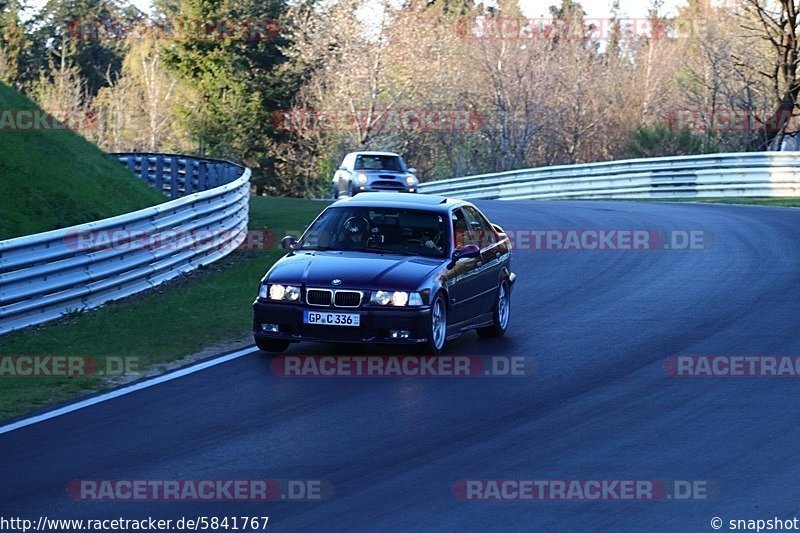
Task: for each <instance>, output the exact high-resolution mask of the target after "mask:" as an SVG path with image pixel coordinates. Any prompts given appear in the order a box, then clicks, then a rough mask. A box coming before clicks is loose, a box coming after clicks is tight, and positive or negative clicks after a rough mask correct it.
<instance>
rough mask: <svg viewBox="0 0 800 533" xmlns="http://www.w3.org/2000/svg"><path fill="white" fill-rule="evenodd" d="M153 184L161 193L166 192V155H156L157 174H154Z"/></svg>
mask: <svg viewBox="0 0 800 533" xmlns="http://www.w3.org/2000/svg"><path fill="white" fill-rule="evenodd" d="M153 182H154V183H153V185H154V186H155V188H156V190H157V191H158V192H160V193H162V194H163V193H164V156H160V155H157V156H156V175H155V176H153Z"/></svg>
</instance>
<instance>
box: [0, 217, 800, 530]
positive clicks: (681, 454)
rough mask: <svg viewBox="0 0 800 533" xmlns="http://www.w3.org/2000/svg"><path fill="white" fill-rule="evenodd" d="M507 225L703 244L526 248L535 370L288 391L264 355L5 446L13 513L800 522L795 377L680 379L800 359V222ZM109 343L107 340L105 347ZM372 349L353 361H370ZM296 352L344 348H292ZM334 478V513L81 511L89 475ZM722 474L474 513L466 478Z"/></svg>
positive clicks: (524, 522) (574, 524)
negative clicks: (712, 491) (672, 234)
mask: <svg viewBox="0 0 800 533" xmlns="http://www.w3.org/2000/svg"><path fill="white" fill-rule="evenodd" d="M480 206H481V207H482V208H483V209H484V211H485V212H486V213H487V214H488V215H489V217H490V218H491V219H492V220H493V221H495V222H497V223H499V224H501V225H503V226H505V227H506V228H507V229H514V230H525V229H533V228H536V229H545V228H550V229H592V228H595V229H659V230H665V231H668V230H685V231H690V230H693V231H704V232H707V235H708V234H711V235H713V241H712V240H707V244H708V243H710V246H706V248H705V249H702V250H683V251H677V250H660V251H645V252H642V251H640V252H634V251H625V252H621V251H525V250H518V251H516V252H515V256H514V259H513V261H514V270H515V271H516V272H517V274H518V282H517V286H516V288H515V292H514V295H513V299H512V307H513V311H512V323H511V326H510V332H509V334H508V335H507V336H506V337H505V338H503V339H498V340H483V339H481V340H479V339H478V337H477V336H476V335H474V334H470V335H466V336H462V337H461V338H459V339H457V340H455V341H453V342H452V343H451V344H450V347H449V350H448V353H449V354H451V355H455V354H467V355H473V354H481V355H515V356H525V357H526V358H531V359H533V360H534V361H535V362H536V367H537V370H536V373H535V375H533V376H531V377H526V378H470V379H444V378H437V379H408V378H404V379H389V378H385V379H374V378H370V379H353V378H339V379H305V378H281V377H277V376H276V375H275V374H274V373H273V372H272V371H271V370H270V367H269V358H268V357H267V356H265V355H263V354H260V353H258V352H255V351H254V352H253V353H252V354H251V355H247V356H245V357H242V358H239V359H236V360H233V361H230V362H227V363H225V364H221V365H218V366H215V367H212V368H209V369H206V370H203V371H202V372H198V373H195V374H192V375H189V376H186V377H183V378H180V379H177V380H174V381H170V382H168V383H163V384H160V385H157V386H154V387H151V388H147V389H144V390H141V391H138V392H135V393H132V394H129V395H126V396H123V397H120V398H116V399H114V400H111V401H108V402H104V403H100V404H98V405H94V406H91V407H89V408H86V409H82V410H79V411H76V412H73V413H70V414H67V415H64V416H60V417H58V418H54V419H52V420H48V421H45V422H41V423H38V424H35V425H31V426H29V427H25V428H22V429H19V430H16V431H13V432H10V433H6V434H3V435H0V472H2V480H3V483H2V484H0V516H5V517H9V516H20V517H27V518H33V519H36V518H37V517H38V516H40V515H46V516H47V517H49V518H70V517H76V518H118V517H120V516H121V517H124V518H143V517H146V516H148V515H149V516H154V517H156V518H164V519H167V518H172V519H176V518H179V517H181V516H187V517H196V516H213V515H216V516H226V515H227V516H232V515H240V516H241V515H257V516H261V515H268V516H270V524H269V529H270V530H280V531H311V530H321V531H328V530H331V531H334V530H337V531H353V530H360V531H382V530H401V529H407V528H410V529H413V530H417V529H420V530H431V529H432V530H449V531H454V530H460V531H483V530H485V529H487V528H490V529H491V530H502V531H519V530H526V531H530V530H535V531H540V530H541V531H566V530H618V531H640V530H655V531H713V530H712V529H711V526H710V523H709V521H710V520H711V518H712V517H715V516H717V517H720V518H722V519H723V520H724V521H725V525H724V527H723V530H728V525H727V524H728V520H730V519H758V518H762V519H767V518H773V517H776V516H777V517H780V518H784V519H785V518H792V517H794V516H795V515H798V514H800V489H798V486H799V485H798V480H800V424H798V417H799V415H800V394H798V391H800V378H772V379H770V378H749V379H733V378H727V379H725V378H706V379H702V378H696V379H687V378H675V377H671V376H669V375H668V374H667V372H666V371H665V369H664V362H665V359H666V358H667V357H669V356H671V355H674V354H698V355H703V354H715V355H718V354H735V355H763V354H776V355H797V354H800V303H798V302H800V247H798V243H799V242H800V210H795V209H778V208H758V207H743V206H724V205H696V204H660V203H627V202H557V203H542V202H506V203H500V202H483V203H481V204H480ZM106 334H108V333H107V332H102V331H98V332H97V337H98V342H102V338H103V337H104V336H105V335H106ZM374 349H375V348H374V347H364V348H361V349H354V350H352V352H353V353H360V354H370V353H373V352H372V351H371V350H374ZM290 353H295V354H300V353H306V354H325V353H340V354H341V353H342V350H341V349H336V348H330V347H328V346H325V345H295V346H293V347H292V348H291V349H290ZM256 478H270V479H322V480H326V481H327V482H329V483H330V484H331V485H332V486H333V487H334V495H333V497H332V498H330V499H328V500H325V501H321V502H319V501H315V502H288V501H278V502H269V503H252V502H215V503H198V502H163V501H162V502H124V501H123V502H80V501H73V500H72V499H71V498H69V497H68V496H67V493H66V487H67V483H68V482H69V481H70V480H73V479H256ZM499 478H509V479H520V478H526V479H584V480H586V479H607V480H614V479H617V480H626V479H627V480H644V479H656V480H676V479H677V480H710V481H712V482H713V483H714V484H715V486H716V487H718V490H719V492H718V494H716V495H714V496H713V497H711V498H710V499H707V500H694V501H675V500H662V501H627V502H625V501H602V502H574V501H557V502H542V501H522V502H484V501H461V500H459V499H457V498H456V497H455V496H454V494H453V486H454V483H455V482H456V481H458V480H463V479H499Z"/></svg>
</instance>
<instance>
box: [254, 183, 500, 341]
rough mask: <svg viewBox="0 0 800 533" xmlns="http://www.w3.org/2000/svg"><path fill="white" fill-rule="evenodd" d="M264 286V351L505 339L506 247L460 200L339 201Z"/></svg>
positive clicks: (495, 229) (260, 303) (496, 230)
mask: <svg viewBox="0 0 800 533" xmlns="http://www.w3.org/2000/svg"><path fill="white" fill-rule="evenodd" d="M281 245H282V246H283V247H284V249H286V250H289V253H288V254H287V255H286V256H285V257H283V258H281V259H280V260H279V261H278V262H277V263H275V265H273V267H272V268H271V269H270V270H269V271H268V272H267V274H266V275H265V276H264V278H263V279H262V280H261V285H260V287H259V293H258V298H257V299H256V301H255V302H254V303H253V309H254V321H253V333H254V336H255V341H256V345H257V346H258V347H259V348H260V349H261V350H264V351H269V352H281V351H283V350H285V349H286V348H287V347H288V346H289V344H290V343H293V342H300V341H315V342H346V343H387V344H413V345H418V346H419V347H420V348H421V350H422V351H424V352H425V353H430V354H439V353H441V352H442V350H443V348H444V345H445V342H446V341H447V340H448V339H452V338H454V337H456V336H458V335H460V334H462V333H464V332H467V331H470V330H473V329H474V330H477V332H478V334H479V335H481V336H494V337H496V336H501V335H503V334H504V333H505V332H506V329H507V327H508V323H509V317H510V312H511V289H512V287H513V286H514V280H515V278H516V276H515V275H514V273H513V272H512V271H511V244H510V241H509V239H508V237H507V236H506V235H505V233H504V232H503V229H502V228H500V227H499V226H497V225H494V224H492V223H490V222H489V221H488V220H487V219H486V217H485V216H484V215H483V213H481V212H480V211H479V210H478V208H476V207H475V206H474V205H472V204H471V203H469V202H465V201H463V200H453V199H448V198H442V197H439V196H428V195H419V196H417V195H414V196H405V195H396V194H391V193H363V194H359V195H357V196H355V197H353V198H347V199H344V200H340V201H338V202H335V203H334V204H332V205H331V206H329V207H328V208H327V209H326V210H325V211H323V212H322V213H321V214H320V215H319V216H318V217H317V218H316V220H314V222H313V223H312V224H311V226H309V228H308V229H307V230H306V232H305V233H304V234H303V236H302V237H301V238H300V239H299V240H297V239H295V238H294V237H291V236H288V237H284V239H283V240H282V241H281Z"/></svg>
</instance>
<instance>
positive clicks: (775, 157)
mask: <svg viewBox="0 0 800 533" xmlns="http://www.w3.org/2000/svg"><path fill="white" fill-rule="evenodd" d="M419 191H420V192H422V193H427V194H442V195H446V196H453V197H458V198H464V199H499V200H522V199H540V200H550V199H597V198H661V199H669V198H714V197H736V196H773V197H777V196H800V152H747V153H730V154H711V155H697V156H682V157H660V158H653V159H631V160H627V161H610V162H604V163H589V164H585V165H565V166H554V167H541V168H531V169H525V170H513V171H510V172H500V173H497V174H482V175H479V176H467V177H463V178H453V179H445V180H439V181H432V182H427V183H422V184H420V186H419Z"/></svg>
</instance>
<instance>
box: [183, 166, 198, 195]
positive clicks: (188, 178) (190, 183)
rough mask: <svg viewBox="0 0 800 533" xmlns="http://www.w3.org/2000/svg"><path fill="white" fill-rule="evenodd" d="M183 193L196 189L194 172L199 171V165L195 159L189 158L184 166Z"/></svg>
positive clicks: (189, 192) (190, 192)
mask: <svg viewBox="0 0 800 533" xmlns="http://www.w3.org/2000/svg"><path fill="white" fill-rule="evenodd" d="M183 168H184V171H183V195H184V196H186V195H187V194H192V191H194V190H195V187H194V174H195V172H197V170H196V169H197V166H196V165H195V160H194V159H189V160H188V161H186V163H185V164H184V166H183Z"/></svg>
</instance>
